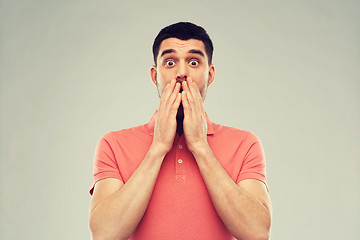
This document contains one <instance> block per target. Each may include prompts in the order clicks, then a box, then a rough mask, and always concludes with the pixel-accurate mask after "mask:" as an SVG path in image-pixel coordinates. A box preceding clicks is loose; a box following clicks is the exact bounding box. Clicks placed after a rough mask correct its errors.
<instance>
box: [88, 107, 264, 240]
mask: <svg viewBox="0 0 360 240" xmlns="http://www.w3.org/2000/svg"><path fill="white" fill-rule="evenodd" d="M156 114H157V112H155V114H154V115H153V116H152V118H151V120H150V121H149V122H148V123H147V124H144V125H141V126H137V127H133V128H129V129H122V130H120V131H114V132H109V133H106V134H105V135H104V136H103V137H101V138H100V140H99V142H98V145H97V148H96V152H95V158H94V177H93V183H92V186H91V190H90V194H92V191H93V187H94V185H95V183H96V182H97V181H99V180H101V179H104V178H117V179H119V180H121V181H122V182H124V183H126V182H127V181H128V179H129V178H130V176H131V175H132V173H133V172H134V171H135V169H136V168H137V167H138V166H139V164H140V163H141V161H142V160H143V159H144V157H145V155H146V153H147V151H148V149H149V147H150V145H151V143H152V140H153V135H154V125H155V119H156ZM206 118H207V140H208V143H209V145H210V147H211V149H212V151H213V152H214V154H215V156H216V158H217V159H218V160H219V162H220V163H221V165H222V166H223V167H224V169H225V170H226V172H227V173H228V174H229V176H230V177H231V178H232V180H233V181H234V182H235V183H238V182H240V181H242V180H244V179H257V180H259V181H261V182H263V183H264V184H265V185H266V186H267V183H266V177H265V158H264V154H263V150H262V146H261V143H260V141H259V139H258V138H257V137H256V136H255V135H254V134H253V133H252V132H248V131H243V130H239V129H235V128H231V127H226V126H222V125H219V124H215V123H212V122H211V120H210V118H209V117H208V115H207V114H206ZM130 239H133V240H136V239H146V240H153V239H154V240H155V239H156V240H158V239H162V240H165V239H171V240H177V239H179V240H180V239H181V240H183V239H187V240H192V239H207V240H212V239H213V240H220V239H221V240H226V239H235V238H234V237H233V236H232V235H231V233H230V232H229V231H228V230H227V228H226V227H225V225H224V224H223V222H222V221H221V219H220V217H219V216H218V215H217V213H216V211H215V208H214V206H213V204H212V202H211V199H210V196H209V193H208V191H207V188H206V186H205V183H204V181H203V179H202V177H201V174H200V171H199V168H198V166H197V163H196V160H195V159H194V157H193V155H192V154H191V152H190V151H189V150H188V148H187V146H186V141H185V138H184V134H182V136H181V137H180V136H179V135H178V134H176V137H175V140H174V143H173V146H172V148H171V150H170V151H169V152H168V153H167V154H166V156H165V158H164V160H163V163H162V166H161V168H160V172H159V175H158V178H157V181H156V184H155V187H154V190H153V193H152V196H151V199H150V201H149V205H148V208H147V210H146V212H145V214H144V216H143V218H142V220H141V221H140V223H139V225H138V227H137V229H136V231H135V232H134V233H133V235H132V236H131V237H130Z"/></svg>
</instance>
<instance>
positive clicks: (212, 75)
mask: <svg viewBox="0 0 360 240" xmlns="http://www.w3.org/2000/svg"><path fill="white" fill-rule="evenodd" d="M214 79H215V67H214V65H213V64H210V67H209V81H208V86H210V85H211V84H212V83H213V82H214Z"/></svg>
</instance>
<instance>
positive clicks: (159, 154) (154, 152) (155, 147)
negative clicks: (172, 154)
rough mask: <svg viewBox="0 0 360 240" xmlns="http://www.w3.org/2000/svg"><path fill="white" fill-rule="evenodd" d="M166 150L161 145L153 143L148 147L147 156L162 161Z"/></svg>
mask: <svg viewBox="0 0 360 240" xmlns="http://www.w3.org/2000/svg"><path fill="white" fill-rule="evenodd" d="M168 151H169V150H168V149H167V148H166V147H164V146H162V145H161V144H158V143H155V142H153V143H152V144H151V145H150V148H149V150H148V154H149V155H150V156H152V157H154V158H161V159H164V157H165V155H166V154H167V153H168Z"/></svg>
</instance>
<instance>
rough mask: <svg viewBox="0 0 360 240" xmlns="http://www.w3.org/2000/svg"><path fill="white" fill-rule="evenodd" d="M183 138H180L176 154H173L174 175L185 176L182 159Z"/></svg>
mask: <svg viewBox="0 0 360 240" xmlns="http://www.w3.org/2000/svg"><path fill="white" fill-rule="evenodd" d="M183 141H184V138H181V139H180V141H179V143H178V145H177V147H176V154H175V172H176V173H175V174H176V175H177V176H179V175H185V161H184V159H183V157H184V143H183Z"/></svg>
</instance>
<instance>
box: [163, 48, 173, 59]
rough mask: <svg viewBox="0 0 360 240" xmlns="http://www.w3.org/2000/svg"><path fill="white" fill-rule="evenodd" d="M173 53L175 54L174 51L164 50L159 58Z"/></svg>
mask: <svg viewBox="0 0 360 240" xmlns="http://www.w3.org/2000/svg"><path fill="white" fill-rule="evenodd" d="M173 52H175V50H174V49H166V50H164V51H163V52H162V53H161V55H160V57H162V56H164V55H165V54H168V53H173Z"/></svg>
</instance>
